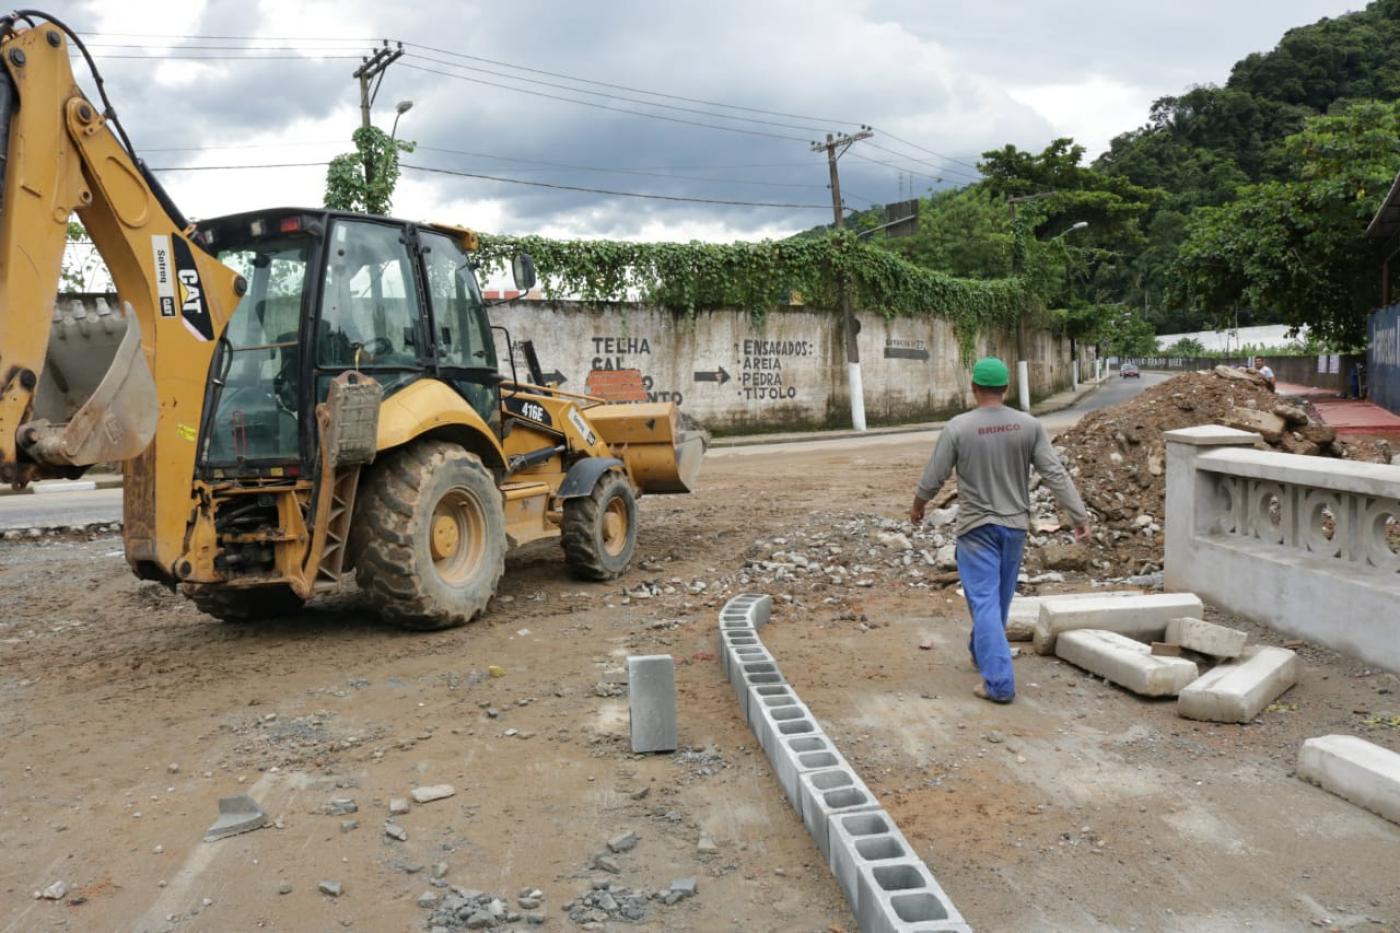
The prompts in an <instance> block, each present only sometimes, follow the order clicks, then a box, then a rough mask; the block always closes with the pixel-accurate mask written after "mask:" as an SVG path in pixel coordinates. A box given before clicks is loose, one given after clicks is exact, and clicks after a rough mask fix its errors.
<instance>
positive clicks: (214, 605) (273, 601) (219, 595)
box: [185, 584, 306, 622]
mask: <svg viewBox="0 0 1400 933" xmlns="http://www.w3.org/2000/svg"><path fill="white" fill-rule="evenodd" d="M185 595H186V596H188V597H189V599H190V602H192V603H194V604H195V607H196V608H197V609H199V611H200V612H203V613H204V614H205V615H211V616H213V617H214V618H216V619H218V620H219V621H220V622H261V621H263V620H264V619H275V618H278V617H280V616H290V615H296V614H297V613H298V612H300V611H301V609H302V607H303V606H305V605H306V600H304V599H302V598H301V597H300V596H298V595H297V594H296V593H293V592H292V588H291V587H290V586H283V585H280V584H279V585H277V586H255V587H235V586H213V587H209V586H205V587H199V588H193V587H191V588H186V590H185Z"/></svg>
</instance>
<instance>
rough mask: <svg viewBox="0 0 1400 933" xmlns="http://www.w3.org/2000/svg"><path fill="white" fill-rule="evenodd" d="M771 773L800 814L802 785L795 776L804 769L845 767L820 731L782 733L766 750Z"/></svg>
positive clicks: (828, 739) (837, 752) (821, 769)
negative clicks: (771, 769) (792, 733)
mask: <svg viewBox="0 0 1400 933" xmlns="http://www.w3.org/2000/svg"><path fill="white" fill-rule="evenodd" d="M768 761H769V764H771V765H772V767H773V774H774V775H775V776H776V777H777V779H778V783H779V784H781V785H782V788H783V793H785V794H787V798H788V801H789V802H790V803H791V804H792V808H793V809H794V810H796V811H797V813H798V815H799V816H801V814H802V787H801V783H800V782H799V781H798V775H800V774H804V773H806V772H808V771H824V770H827V769H829V768H838V767H849V765H847V763H846V759H845V758H844V757H842V755H841V753H840V752H839V751H837V749H836V744H835V743H834V742H832V741H831V738H830V737H829V736H828V735H826V734H825V733H824V732H820V731H818V732H808V733H804V734H801V735H784V736H781V737H780V738H778V739H776V740H775V741H774V743H773V745H772V746H771V747H770V749H769V751H768Z"/></svg>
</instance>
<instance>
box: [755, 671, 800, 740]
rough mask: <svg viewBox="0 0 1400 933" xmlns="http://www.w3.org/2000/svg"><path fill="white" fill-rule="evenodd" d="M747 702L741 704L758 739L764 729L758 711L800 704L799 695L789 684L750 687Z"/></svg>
mask: <svg viewBox="0 0 1400 933" xmlns="http://www.w3.org/2000/svg"><path fill="white" fill-rule="evenodd" d="M748 692H749V695H748V697H747V702H745V703H743V704H740V705H741V706H743V707H744V717H745V720H746V721H747V722H748V724H749V728H750V729H752V730H753V734H754V737H755V738H757V737H758V736H759V734H760V732H761V730H762V728H763V726H762V718H761V717H760V716H759V714H758V711H759V710H760V709H762V708H764V707H772V706H791V705H792V704H794V703H800V702H801V701H800V700H799V699H798V698H797V693H796V692H795V691H794V690H793V689H792V687H790V686H788V685H787V684H773V685H771V686H766V687H749V688H748Z"/></svg>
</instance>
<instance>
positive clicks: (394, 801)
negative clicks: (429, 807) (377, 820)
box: [389, 797, 409, 816]
mask: <svg viewBox="0 0 1400 933" xmlns="http://www.w3.org/2000/svg"><path fill="white" fill-rule="evenodd" d="M408 809H409V807H408V798H406V797H390V798H389V812H390V813H391V814H393V815H394V816H400V815H402V814H404V813H407V812H408Z"/></svg>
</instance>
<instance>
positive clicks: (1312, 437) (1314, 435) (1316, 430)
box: [1298, 422, 1337, 446]
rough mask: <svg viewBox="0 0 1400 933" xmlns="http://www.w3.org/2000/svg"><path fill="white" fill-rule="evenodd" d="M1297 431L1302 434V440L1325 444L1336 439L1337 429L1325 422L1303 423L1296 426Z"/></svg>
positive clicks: (1320, 444)
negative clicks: (1300, 425) (1298, 426)
mask: <svg viewBox="0 0 1400 933" xmlns="http://www.w3.org/2000/svg"><path fill="white" fill-rule="evenodd" d="M1298 433H1299V434H1301V435H1303V439H1304V440H1309V441H1312V442H1313V443H1314V444H1317V445H1319V446H1326V445H1327V444H1330V443H1332V442H1333V441H1335V440H1336V439H1337V429H1336V428H1334V427H1332V426H1331V425H1327V424H1318V423H1316V422H1314V423H1312V424H1305V425H1303V426H1302V427H1300V428H1298Z"/></svg>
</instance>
